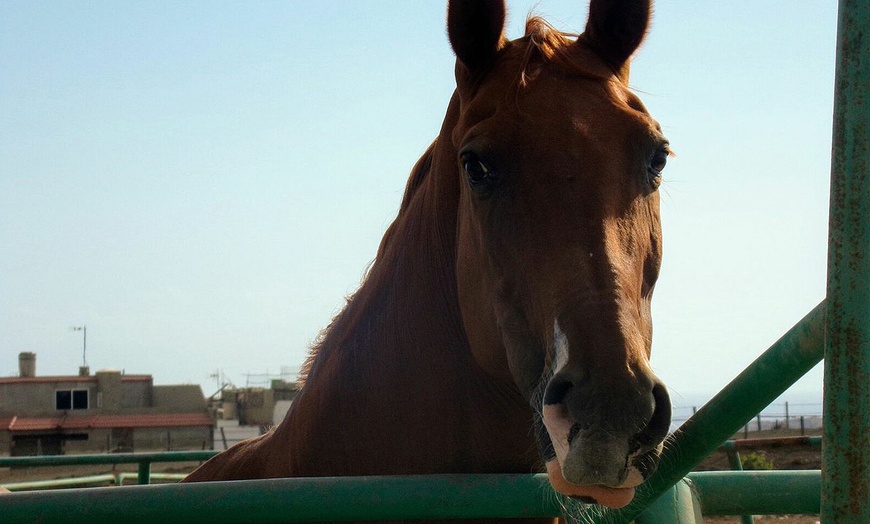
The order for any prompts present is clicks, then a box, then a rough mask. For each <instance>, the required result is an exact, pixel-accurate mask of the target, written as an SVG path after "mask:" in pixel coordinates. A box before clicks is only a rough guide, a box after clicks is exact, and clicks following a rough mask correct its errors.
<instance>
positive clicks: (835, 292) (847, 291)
mask: <svg viewBox="0 0 870 524" xmlns="http://www.w3.org/2000/svg"><path fill="white" fill-rule="evenodd" d="M868 195H870V2H867V1H866V0H840V2H839V16H838V20H837V65H836V80H835V91H834V128H833V151H832V155H831V201H830V223H829V230H828V290H827V304H828V311H827V320H826V328H827V337H826V343H825V407H824V443H825V445H824V446H823V449H822V475H823V478H822V481H823V483H822V499H821V518H822V522H823V523H824V524H833V523H835V522H836V523H837V524H859V523H861V524H866V523H867V522H870V474H868V471H870V438H868V435H870V380H867V375H868V373H870V247H868V246H870V196H868Z"/></svg>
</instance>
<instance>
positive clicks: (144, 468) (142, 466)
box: [137, 460, 151, 484]
mask: <svg viewBox="0 0 870 524" xmlns="http://www.w3.org/2000/svg"><path fill="white" fill-rule="evenodd" d="M137 481H138V482H139V484H150V483H151V461H150V460H142V461H140V462H139V478H138V479H137Z"/></svg>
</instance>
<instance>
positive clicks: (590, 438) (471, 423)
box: [186, 0, 670, 507]
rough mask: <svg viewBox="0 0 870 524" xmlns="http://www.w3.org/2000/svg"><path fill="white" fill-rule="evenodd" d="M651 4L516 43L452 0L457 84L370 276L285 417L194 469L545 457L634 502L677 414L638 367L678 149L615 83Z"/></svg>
mask: <svg viewBox="0 0 870 524" xmlns="http://www.w3.org/2000/svg"><path fill="white" fill-rule="evenodd" d="M650 8H651V6H650V4H649V1H644V0H622V1H620V0H592V3H591V7H590V16H589V21H588V23H587V26H586V30H585V32H584V33H583V34H582V35H581V36H579V37H578V38H576V39H574V38H571V37H568V36H567V35H565V34H563V33H559V32H557V31H555V30H553V29H552V28H551V27H550V26H548V25H547V24H546V23H544V22H543V21H541V20H540V19H537V18H533V19H530V20H529V21H528V22H527V24H526V35H525V36H524V37H523V38H520V39H518V40H515V41H507V40H506V39H505V38H504V37H503V36H502V30H503V24H504V17H505V12H504V11H505V8H504V5H503V3H502V1H501V0H499V1H492V0H490V1H476V0H467V1H461V0H456V1H451V2H450V5H449V8H448V17H447V18H448V20H447V21H448V34H449V39H450V43H451V45H452V47H453V50H454V51H455V53H456V56H457V63H456V83H457V88H456V92H455V94H454V95H453V97H452V99H451V101H450V104H449V106H448V108H447V114H446V117H445V119H444V123H443V126H442V128H441V132H440V134H439V135H438V137H437V138H436V139H435V141H434V143H433V144H432V145H431V146H430V147H429V149H428V150H427V151H426V153H425V154H424V155H423V157H422V158H421V159H420V160H419V161H418V163H417V165H416V166H415V167H414V169H413V171H412V173H411V176H410V179H409V181H408V184H407V188H406V190H405V195H404V199H403V201H402V205H401V208H400V211H399V214H398V217H397V218H396V219H395V221H394V222H393V223H392V225H391V226H390V227H389V229H388V230H387V232H386V234H385V235H384V238H383V241H382V242H381V245H380V248H379V250H378V254H377V258H376V261H375V262H374V264H373V265H372V267H371V269H370V271H369V274H368V276H367V278H366V279H365V281H364V282H363V284H362V286H361V287H360V289H359V291H358V292H357V293H356V294H355V296H353V298H352V299H350V300H349V301H348V304H347V306H346V307H345V309H344V310H343V311H342V312H341V313H340V314H339V315H338V316H337V317H336V318H335V319H334V320H333V322H332V323H331V325H330V326H329V327H328V328H327V329H326V330H325V331H324V332H323V334H322V335H321V338H320V340H319V342H318V343H317V344H316V347H315V348H314V349H313V351H312V354H311V356H310V358H309V360H308V363H307V366H306V370H305V375H306V378H305V383H304V387H303V388H302V390H301V392H300V393H299V395H298V397H297V398H296V400H295V402H294V403H293V406H292V407H291V409H290V411H289V412H288V413H287V416H286V418H285V419H284V421H283V422H282V423H281V424H280V425H279V426H278V427H276V428H275V429H274V430H273V431H271V432H269V433H267V434H265V435H263V436H261V437H258V438H255V439H251V440H248V441H245V442H241V443H239V444H237V445H236V446H233V447H232V448H230V449H229V450H227V451H226V452H224V453H222V454H220V455H218V456H216V457H215V458H213V459H212V460H210V461H208V462H207V463H205V464H204V465H202V466H201V467H200V468H199V469H197V470H196V471H194V472H193V473H191V474H190V476H189V477H188V478H187V479H186V480H187V481H204V480H226V479H249V478H265V477H290V476H295V477H307V476H329V475H363V474H366V475H379V474H385V475H386V474H412V473H421V474H422V473H484V472H486V473H507V472H516V473H526V472H537V471H543V470H546V471H547V472H548V473H549V478H550V481H551V483H552V485H553V487H554V488H555V489H556V490H557V491H559V492H561V493H564V494H567V495H569V496H572V497H575V498H581V499H584V500H593V501H595V502H598V503H599V504H603V505H608V506H613V507H619V506H623V505H625V504H627V503H628V502H629V501H631V499H632V497H633V494H634V488H635V487H636V486H637V485H639V484H640V483H642V482H643V480H644V479H645V478H646V477H647V476H648V475H649V474H650V473H651V471H652V470H654V469H655V466H656V463H657V457H658V453H659V450H660V447H661V442H662V440H663V438H664V437H665V434H666V432H667V430H668V427H669V423H670V403H669V399H668V395H667V392H666V389H665V387H664V385H663V384H662V383H661V382H660V381H659V379H658V378H657V377H656V376H655V375H654V374H653V373H652V371H651V370H650V365H649V355H650V345H651V335H652V324H651V318H650V299H651V297H652V292H653V286H654V284H655V281H656V278H657V277H658V273H659V266H660V261H661V226H660V221H659V197H658V193H657V187H658V185H659V183H660V180H661V172H662V169H663V168H664V165H665V162H666V159H667V157H668V154H669V150H668V143H667V141H666V140H665V138H664V137H663V136H662V133H661V130H660V127H659V125H658V124H657V123H656V121H655V120H653V119H652V118H651V117H650V115H649V114H648V113H647V111H646V109H645V108H644V106H643V104H642V103H641V102H640V100H639V99H638V98H637V97H636V96H635V95H634V94H633V93H632V92H631V91H630V90H629V88H628V86H627V82H628V71H629V67H628V63H629V58H630V56H631V55H632V54H633V53H634V51H635V50H636V49H637V48H638V46H639V45H640V43H641V40H642V39H643V37H644V34H645V32H646V28H647V25H648V22H649V16H650ZM536 444H537V446H536ZM536 448H537V449H536Z"/></svg>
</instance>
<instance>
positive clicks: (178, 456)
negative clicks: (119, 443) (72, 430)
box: [0, 450, 219, 468]
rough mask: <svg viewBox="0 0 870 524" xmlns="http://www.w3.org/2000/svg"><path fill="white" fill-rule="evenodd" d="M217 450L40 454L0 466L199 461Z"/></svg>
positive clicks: (2, 459) (0, 462)
mask: <svg viewBox="0 0 870 524" xmlns="http://www.w3.org/2000/svg"><path fill="white" fill-rule="evenodd" d="M218 453H219V452H218V451H211V450H206V451H160V452H155V453H108V454H101V455H41V456H37V457H0V468H15V467H41V466H83V465H90V464H141V463H143V462H149V463H154V462H201V461H204V460H208V459H210V458H212V457H213V456H215V455H217V454H218Z"/></svg>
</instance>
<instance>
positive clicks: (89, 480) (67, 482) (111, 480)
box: [2, 473, 187, 491]
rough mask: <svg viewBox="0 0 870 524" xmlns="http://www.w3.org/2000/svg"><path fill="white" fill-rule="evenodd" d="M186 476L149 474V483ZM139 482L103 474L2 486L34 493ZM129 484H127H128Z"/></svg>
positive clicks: (135, 475) (131, 475)
mask: <svg viewBox="0 0 870 524" xmlns="http://www.w3.org/2000/svg"><path fill="white" fill-rule="evenodd" d="M186 476H187V475H184V474H182V473H151V475H150V478H149V483H150V482H153V481H160V482H178V481H180V480H181V479H183V478H184V477H186ZM130 480H136V481H137V482H138V480H139V474H138V473H105V474H102V475H88V476H84V477H70V478H63V479H52V480H28V481H23V482H9V483H5V484H2V486H3V487H4V488H6V489H8V490H9V491H36V490H43V489H63V488H86V487H89V486H94V487H96V486H105V485H112V484H114V485H115V486H123V485H124V482H127V481H130ZM128 483H129V482H128Z"/></svg>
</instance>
